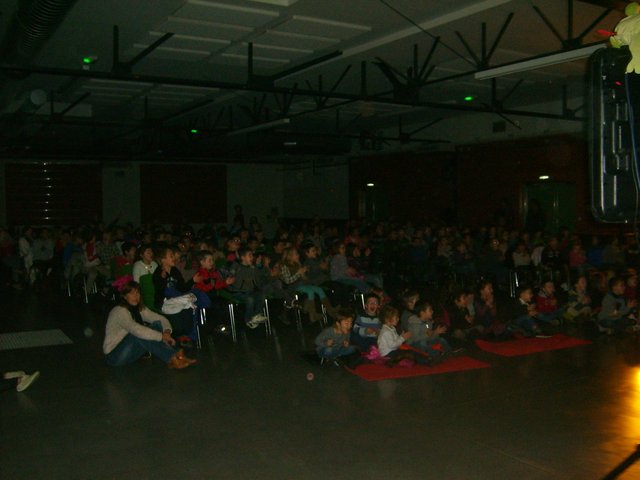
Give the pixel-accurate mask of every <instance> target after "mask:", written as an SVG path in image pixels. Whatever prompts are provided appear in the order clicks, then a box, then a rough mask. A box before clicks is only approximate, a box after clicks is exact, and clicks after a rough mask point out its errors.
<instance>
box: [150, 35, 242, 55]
mask: <svg viewBox="0 0 640 480" xmlns="http://www.w3.org/2000/svg"><path fill="white" fill-rule="evenodd" d="M162 35H164V33H160V32H149V34H148V35H147V36H146V38H145V39H144V40H143V41H141V42H140V44H146V45H148V44H151V43H153V42H155V41H156V40H158V39H159V38H160V37H162ZM230 44H231V42H230V41H229V40H221V39H217V38H209V37H200V36H195V35H182V34H176V35H174V36H173V37H171V38H169V40H167V41H165V42H163V43H162V45H161V47H165V48H166V47H168V48H179V49H186V50H200V51H205V52H209V53H213V52H217V51H218V50H221V49H222V48H224V47H226V46H228V45H230Z"/></svg>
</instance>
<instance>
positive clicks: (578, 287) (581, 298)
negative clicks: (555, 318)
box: [563, 275, 591, 322]
mask: <svg viewBox="0 0 640 480" xmlns="http://www.w3.org/2000/svg"><path fill="white" fill-rule="evenodd" d="M563 318H564V319H565V320H567V321H570V322H575V321H577V319H578V318H582V319H583V320H587V319H589V318H591V298H590V297H589V295H587V278H586V277H585V276H584V275H580V276H579V277H578V278H576V281H575V283H574V284H573V288H572V289H571V290H569V299H568V301H567V309H566V311H565V312H564V315H563Z"/></svg>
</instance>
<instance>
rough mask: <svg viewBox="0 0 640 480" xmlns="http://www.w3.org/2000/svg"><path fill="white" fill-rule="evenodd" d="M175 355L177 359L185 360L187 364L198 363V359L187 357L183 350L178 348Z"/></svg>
mask: <svg viewBox="0 0 640 480" xmlns="http://www.w3.org/2000/svg"><path fill="white" fill-rule="evenodd" d="M176 356H177V357H178V359H180V360H184V361H185V362H187V363H188V364H189V365H195V364H196V363H198V360H196V359H195V358H189V357H187V356H186V355H185V354H184V350H183V349H180V350H178V353H176Z"/></svg>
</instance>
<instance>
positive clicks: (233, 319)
mask: <svg viewBox="0 0 640 480" xmlns="http://www.w3.org/2000/svg"><path fill="white" fill-rule="evenodd" d="M229 322H230V323H231V338H232V339H233V343H237V342H238V335H237V333H236V313H235V306H234V305H233V303H229Z"/></svg>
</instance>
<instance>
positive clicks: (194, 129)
mask: <svg viewBox="0 0 640 480" xmlns="http://www.w3.org/2000/svg"><path fill="white" fill-rule="evenodd" d="M189 131H190V132H191V133H193V134H196V133H200V130H198V129H197V128H192V129H191V130H189Z"/></svg>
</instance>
